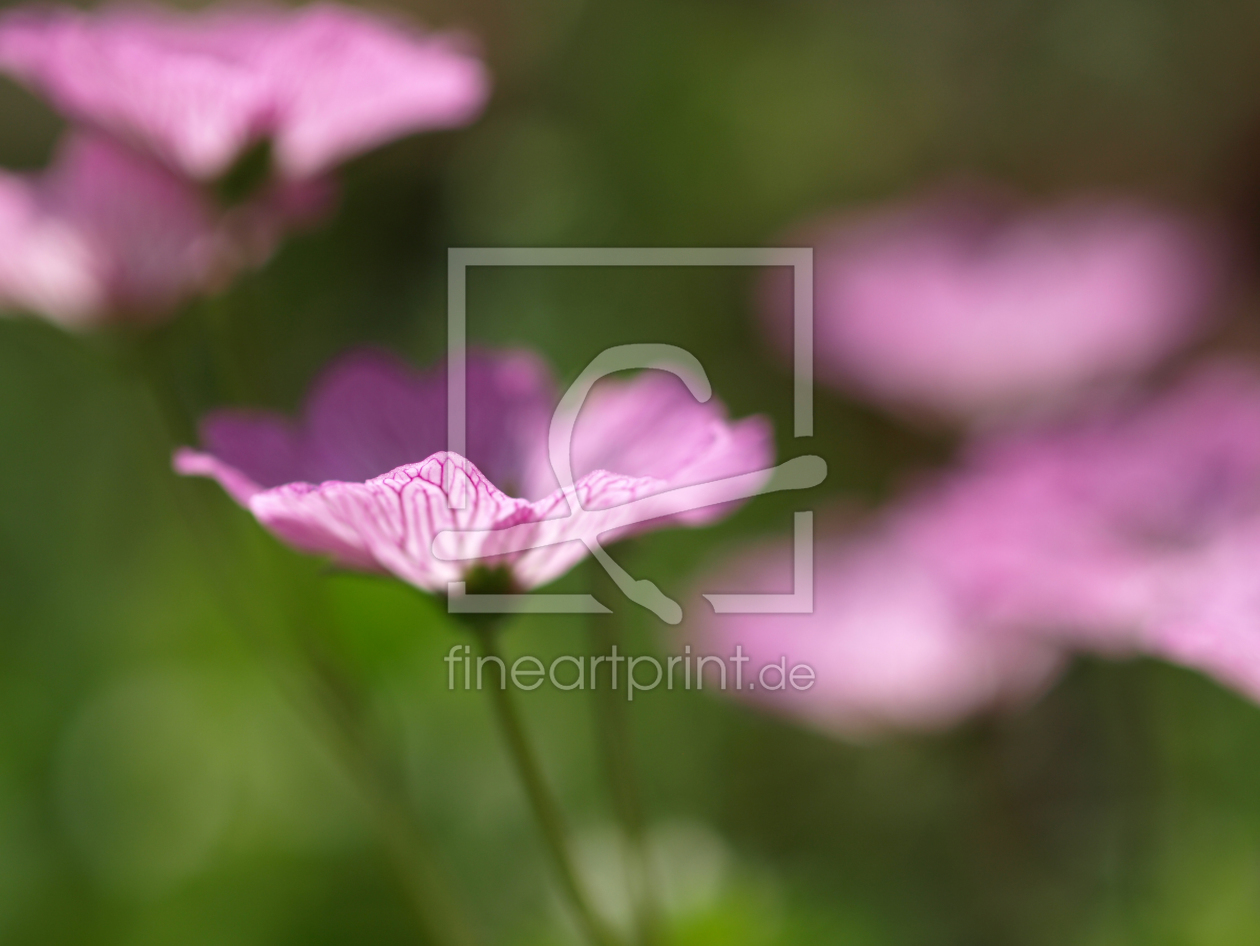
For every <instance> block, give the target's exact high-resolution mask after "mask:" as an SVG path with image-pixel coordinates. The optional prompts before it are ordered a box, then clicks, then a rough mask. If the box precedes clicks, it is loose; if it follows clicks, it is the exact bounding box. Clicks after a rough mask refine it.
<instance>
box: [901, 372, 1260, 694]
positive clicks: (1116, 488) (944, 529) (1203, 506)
mask: <svg viewBox="0 0 1260 946" xmlns="http://www.w3.org/2000/svg"><path fill="white" fill-rule="evenodd" d="M889 519H890V529H891V530H892V531H893V532H894V533H895V534H896V536H897V538H898V541H899V542H902V543H904V544H905V545H906V546H907V547H910V548H912V549H914V551H915V554H916V555H917V556H918V557H919V559H920V560H921V561H924V562H927V563H930V567H931V568H932V569H933V570H934V573H935V574H937V575H939V576H941V579H942V580H943V581H945V582H946V583H947V584H948V585H949V587H950V588H951V589H952V591H953V593H955V594H956V595H957V596H958V597H959V600H961V601H962V602H964V604H965V606H966V607H967V608H968V609H969V610H970V611H971V612H972V613H975V614H977V615H980V616H981V617H982V618H983V620H985V621H986V622H989V623H995V624H998V625H1000V626H1004V627H1010V628H1012V629H1015V630H1017V631H1019V632H1021V633H1031V634H1036V635H1039V636H1041V637H1043V638H1045V639H1049V640H1053V641H1056V642H1058V643H1059V644H1060V645H1061V646H1065V647H1072V648H1075V649H1080V650H1089V651H1095V652H1102V653H1112V654H1114V653H1144V654H1149V655H1152V656H1157V657H1163V658H1165V659H1168V660H1173V661H1177V662H1179V663H1184V664H1186V665H1188V666H1192V667H1196V668H1198V669H1200V670H1203V671H1205V672H1207V673H1210V674H1212V675H1214V676H1216V677H1217V678H1218V679H1220V680H1222V681H1224V682H1225V683H1227V684H1228V685H1231V686H1235V687H1237V688H1239V689H1241V690H1242V691H1243V692H1245V693H1247V694H1249V695H1250V696H1252V697H1253V698H1256V699H1260V631H1258V629H1260V570H1258V569H1257V568H1256V567H1255V562H1256V561H1257V555H1260V375H1257V374H1256V372H1255V371H1254V369H1252V368H1250V367H1248V366H1245V365H1240V364H1234V363H1230V362H1214V363H1208V364H1205V365H1201V366H1200V367H1199V368H1198V369H1197V370H1196V371H1194V372H1193V373H1192V374H1191V375H1190V376H1189V377H1188V378H1186V379H1184V380H1183V381H1182V382H1181V383H1179V384H1177V385H1175V386H1173V387H1172V388H1171V389H1170V390H1168V391H1166V392H1165V393H1163V394H1161V395H1159V396H1157V397H1155V398H1151V399H1149V400H1141V401H1136V402H1134V403H1132V404H1129V405H1126V406H1122V407H1113V408H1111V409H1107V410H1104V411H1101V412H1099V413H1098V414H1097V415H1096V416H1094V417H1092V418H1089V419H1086V420H1077V421H1074V422H1065V423H1062V424H1059V425H1057V426H1055V427H1050V428H1045V429H1041V430H1034V431H1026V432H1025V433H1023V434H1020V435H1018V436H1016V435H1005V436H1000V437H996V438H992V439H991V440H989V441H988V442H986V443H984V444H982V445H980V446H978V447H976V448H975V449H974V450H973V452H972V455H971V456H970V458H969V459H968V460H967V461H966V462H965V463H964V464H963V465H962V467H961V468H960V469H958V470H956V471H954V472H953V473H952V474H950V475H948V476H946V477H944V478H943V479H942V481H941V482H940V483H939V484H937V485H936V486H935V487H934V488H931V489H928V490H926V491H924V492H922V493H920V494H919V495H917V496H915V497H912V498H911V499H910V500H908V501H906V502H904V503H903V504H901V505H900V506H899V507H898V508H896V509H895V510H894V511H892V512H891V513H890V514H889Z"/></svg>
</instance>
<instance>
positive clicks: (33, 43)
mask: <svg viewBox="0 0 1260 946" xmlns="http://www.w3.org/2000/svg"><path fill="white" fill-rule="evenodd" d="M0 68H2V69H4V70H6V71H8V72H9V73H11V74H12V75H14V76H16V77H17V78H19V79H21V80H22V81H23V82H25V83H27V84H28V85H29V86H31V87H32V88H33V89H34V90H35V91H37V92H39V93H41V94H43V95H46V96H48V98H49V99H50V100H51V101H52V102H53V104H54V105H55V106H56V107H57V108H58V109H60V110H62V111H63V112H65V113H66V115H67V116H68V117H70V118H71V119H73V120H74V121H77V122H81V123H84V124H87V125H90V126H94V127H97V128H100V129H103V130H105V131H108V132H109V133H110V134H113V135H115V136H116V137H118V138H120V139H122V140H124V141H127V142H130V143H132V144H133V145H138V146H143V147H146V148H149V149H151V150H152V151H153V152H154V153H156V154H157V155H158V156H160V157H161V158H162V159H163V160H164V161H166V162H167V163H168V164H170V165H171V167H173V168H175V169H177V170H179V171H181V172H183V173H185V174H187V175H189V176H191V177H193V178H196V179H199V180H211V179H214V178H217V177H219V176H221V175H222V174H224V173H225V172H227V171H228V170H229V169H230V168H231V167H232V165H233V164H234V163H235V162H236V161H237V159H238V158H239V157H241V156H242V154H244V152H245V151H246V150H247V149H249V148H250V147H251V146H252V145H254V144H256V143H258V142H261V141H264V140H266V141H270V143H271V146H272V157H273V160H274V163H275V166H276V169H277V170H278V172H279V174H280V175H281V176H282V177H285V178H308V177H312V176H315V175H318V174H320V173H321V172H324V171H327V170H329V169H330V168H331V167H332V166H333V165H335V164H337V163H338V162H340V161H343V160H345V159H346V158H349V157H352V156H353V155H355V154H358V153H360V152H363V151H366V150H368V149H370V148H373V147H376V146H378V145H380V144H383V143H385V142H387V141H389V140H391V139H394V138H397V137H400V136H402V135H405V134H409V133H411V132H415V131H421V130H424V129H430V128H443V127H449V126H454V125H459V124H462V123H464V122H467V121H469V120H471V119H472V118H473V117H474V116H475V115H476V113H477V112H478V111H479V110H480V108H481V106H482V104H483V102H484V100H485V97H486V93H487V85H488V82H487V77H486V73H485V70H484V68H483V66H482V64H481V62H480V61H479V60H478V59H477V58H476V57H474V56H472V55H470V54H469V53H467V52H465V51H463V49H462V48H461V45H460V43H459V42H458V41H456V40H453V39H451V38H448V37H434V36H426V35H423V34H421V33H418V32H416V31H414V30H412V29H410V28H408V27H406V26H404V25H402V24H401V23H394V22H391V21H389V20H385V19H382V18H379V17H374V16H372V15H369V14H367V13H364V12H361V11H359V10H356V9H353V8H350V7H342V6H337V5H335V4H315V5H312V6H307V7H302V8H298V9H293V10H290V9H285V8H281V7H266V6H239V7H226V8H216V9H209V10H203V11H199V12H195V13H185V12H179V13H176V12H172V11H169V10H165V9H162V8H158V7H147V6H112V7H107V8H105V9H103V10H99V11H93V12H83V11H80V10H76V9H74V8H71V7H52V8H24V9H19V10H16V11H13V12H10V13H7V14H5V15H4V17H3V18H2V19H0Z"/></svg>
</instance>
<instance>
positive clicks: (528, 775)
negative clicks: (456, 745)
mask: <svg viewBox="0 0 1260 946" xmlns="http://www.w3.org/2000/svg"><path fill="white" fill-rule="evenodd" d="M475 630H476V633H477V638H478V640H479V642H480V644H481V649H482V651H483V653H484V655H485V656H486V657H495V658H498V659H499V660H502V659H503V657H502V655H501V653H500V652H499V648H498V642H497V640H496V635H497V628H495V627H476V628H475ZM501 684H502V685H501V686H497V687H495V686H492V687H490V702H491V704H492V705H493V707H494V713H495V717H496V719H497V721H498V724H499V729H500V730H501V732H502V733H503V739H504V742H506V743H507V748H508V753H509V754H510V755H511V757H512V762H513V763H514V765H515V766H516V771H517V774H518V775H519V776H520V779H521V783H522V784H523V786H524V788H525V794H526V796H527V797H528V798H529V803H530V807H531V808H532V809H533V811H534V817H535V819H536V820H537V822H538V828H539V830H540V831H541V833H542V836H543V842H544V843H545V845H546V847H547V851H548V853H549V854H550V855H551V860H552V864H553V866H554V867H555V870H556V874H557V877H558V879H559V881H560V887H561V889H562V890H563V892H564V895H565V898H566V899H567V900H568V902H569V906H570V907H571V908H572V909H573V912H574V914H575V915H576V917H577V920H578V923H579V925H580V926H581V928H582V931H583V933H585V935H586V937H587V939H589V940H590V941H591V942H592V943H594V944H596V946H619V942H620V941H619V939H618V937H617V936H616V935H614V934H613V932H612V930H610V929H609V928H608V926H607V925H606V924H605V923H604V921H603V920H602V919H601V918H600V916H599V914H598V913H596V912H595V909H594V907H592V905H591V902H590V899H589V897H588V896H587V894H586V891H585V890H584V889H583V887H582V884H581V883H580V881H579V880H578V872H577V870H576V868H575V867H574V864H573V855H572V852H571V850H570V845H569V839H568V833H567V832H566V830H565V827H564V819H563V818H562V817H561V815H560V806H559V804H558V803H557V802H556V800H555V798H554V797H553V795H552V794H551V791H550V789H549V788H548V787H547V782H546V779H545V778H544V777H543V774H542V766H541V765H540V764H539V761H538V756H537V754H536V753H535V751H534V748H533V746H532V745H531V744H530V741H529V739H528V737H527V736H526V735H525V728H524V726H523V725H522V723H521V718H520V715H519V714H518V713H517V710H516V704H515V702H514V701H513V700H512V696H511V694H510V693H509V692H508V688H507V681H506V680H503V681H501Z"/></svg>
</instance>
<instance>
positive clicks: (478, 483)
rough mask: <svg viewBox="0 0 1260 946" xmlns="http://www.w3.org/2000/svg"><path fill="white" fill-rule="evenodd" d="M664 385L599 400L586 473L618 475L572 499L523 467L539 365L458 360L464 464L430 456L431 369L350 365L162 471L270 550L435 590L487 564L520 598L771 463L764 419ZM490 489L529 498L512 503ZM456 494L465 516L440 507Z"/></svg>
mask: <svg viewBox="0 0 1260 946" xmlns="http://www.w3.org/2000/svg"><path fill="white" fill-rule="evenodd" d="M679 387H680V390H681V391H682V396H683V397H684V398H685V399H686V400H682V399H680V397H679V395H678V391H675V390H673V389H672V388H668V387H665V388H662V387H661V386H660V383H659V380H648V381H646V382H645V381H644V380H643V379H636V380H635V381H633V382H630V383H629V384H627V385H624V386H620V385H619V386H614V387H611V388H609V389H607V390H606V391H605V392H604V394H603V395H602V396H601V400H599V401H597V402H596V405H595V406H596V410H595V412H594V415H595V416H596V417H597V418H602V420H601V423H604V424H608V425H613V429H614V430H615V431H616V433H617V435H618V436H619V437H620V438H621V442H620V443H617V442H616V438H613V439H608V438H604V439H603V440H601V439H600V438H599V437H597V436H596V434H598V433H599V431H598V430H593V431H592V432H591V433H590V434H589V435H583V436H584V437H586V440H585V442H586V443H587V444H588V446H587V447H584V448H583V449H587V450H588V452H589V455H588V456H587V457H586V459H587V460H589V461H590V462H596V461H598V462H600V463H609V464H615V465H618V466H621V467H624V468H625V469H618V470H615V471H609V470H605V469H593V470H589V471H584V475H581V476H580V477H579V479H578V480H577V482H576V483H574V484H573V486H572V487H571V488H570V489H568V490H562V489H559V488H558V487H555V488H552V489H550V490H548V489H546V484H545V482H543V480H544V477H543V476H542V475H540V472H539V471H540V470H545V469H547V466H546V462H547V461H546V456H545V454H546V444H547V431H548V425H549V422H550V419H551V405H552V404H553V403H554V400H555V396H554V391H553V390H552V387H551V379H550V377H549V375H548V373H547V370H546V368H545V367H544V366H543V365H542V364H541V363H540V362H539V361H538V359H536V358H534V357H533V356H532V355H529V354H527V353H523V352H517V353H508V354H497V355H496V354H490V353H485V352H470V353H469V354H468V358H467V391H468V397H467V421H468V423H467V444H466V447H467V452H468V459H469V460H471V462H467V461H465V460H463V459H461V456H460V455H457V454H455V453H450V452H447V451H446V450H445V449H444V448H445V447H446V433H447V417H446V394H447V384H446V373H445V370H443V369H438V370H435V371H430V372H427V373H415V372H412V371H410V370H409V369H408V368H407V367H406V366H405V365H402V364H401V363H400V362H398V361H396V360H395V359H393V358H392V357H390V356H388V355H383V354H380V353H376V352H359V353H355V354H352V355H350V356H347V357H345V358H343V359H341V360H340V361H338V362H337V363H336V364H335V365H334V366H333V367H332V368H330V369H329V371H328V372H327V373H326V374H325V376H324V377H323V378H322V379H321V380H320V381H319V382H318V383H317V384H316V386H315V389H314V391H313V393H312V394H311V397H310V399H309V403H308V405H307V407H306V410H305V412H304V416H303V418H302V419H301V420H300V421H299V422H297V423H292V422H290V421H288V420H287V419H285V418H283V417H281V416H279V415H275V414H269V413H261V412H255V413H246V412H242V411H223V412H220V413H218V414H215V415H211V416H210V417H209V418H207V419H206V421H205V422H204V423H203V425H202V437H203V440H204V443H205V448H204V450H203V451H196V450H181V451H179V452H178V453H177V454H176V456H175V467H176V469H177V470H178V471H179V472H181V473H184V474H187V475H192V476H207V477H211V478H213V479H215V480H217V481H218V482H219V483H220V484H221V485H222V486H223V487H224V489H226V490H227V491H228V492H229V493H230V494H231V495H232V496H233V497H234V498H235V499H236V500H237V501H238V502H240V503H242V504H243V505H246V506H248V507H249V508H250V509H251V510H252V511H253V512H254V514H255V516H257V518H258V519H259V521H260V522H261V523H262V524H263V525H265V526H266V527H267V528H268V529H270V530H271V531H272V532H274V533H275V534H276V535H277V536H279V537H280V538H281V539H283V540H284V541H286V542H288V543H289V544H291V545H294V546H296V547H297V548H299V549H302V550H304V551H307V552H312V553H316V554H323V555H328V556H330V557H332V558H333V559H334V560H335V561H337V562H339V563H341V564H343V565H346V566H347V567H354V568H364V569H371V570H378V571H386V572H389V573H391V574H394V575H397V576H398V577H400V578H402V579H403V580H405V581H408V582H410V583H412V584H414V585H416V586H417V587H420V588H425V589H428V590H432V591H444V590H445V589H446V585H447V583H448V582H450V581H456V580H459V579H460V578H462V577H464V576H466V575H467V574H468V572H469V571H470V570H471V569H473V568H475V567H477V566H479V565H489V566H499V565H501V566H504V567H506V568H508V569H509V570H510V574H511V577H512V578H513V580H514V581H515V584H516V585H517V586H518V587H519V588H521V589H529V588H534V587H537V586H538V585H541V584H545V583H546V582H549V581H551V580H552V579H554V578H557V577H559V576H560V575H561V574H563V573H564V572H565V571H567V570H568V569H569V568H571V567H572V566H573V565H574V563H576V562H577V561H579V560H580V559H581V558H582V557H584V556H585V555H586V554H588V551H589V548H588V546H589V545H590V544H592V543H594V542H596V541H601V542H604V543H607V542H610V541H612V540H613V539H615V538H616V537H617V536H619V535H622V534H625V533H626V532H628V531H640V530H643V529H646V528H650V527H651V526H649V525H648V523H647V520H649V519H651V520H652V522H653V523H654V524H655V525H658V526H659V525H661V524H667V523H669V522H671V521H678V520H679V519H682V520H683V521H700V520H703V521H707V520H708V519H711V518H713V517H714V516H716V515H720V514H721V507H717V508H716V511H715V508H714V507H712V506H710V507H705V508H701V509H696V510H694V511H692V512H687V513H684V514H681V515H680V514H678V513H677V511H676V510H675V509H674V508H673V507H671V506H670V505H669V503H670V498H669V497H670V495H671V494H670V491H671V490H673V489H675V488H676V487H681V486H695V485H697V484H701V488H700V489H699V490H698V491H697V492H698V496H697V497H696V498H697V499H698V501H699V502H701V503H702V502H703V501H705V499H706V497H707V498H709V499H710V501H712V502H715V503H716V502H719V501H720V500H724V499H726V498H727V497H729V496H730V495H731V494H730V493H722V494H717V493H715V492H713V491H711V490H709V488H708V487H707V485H704V484H708V483H709V482H711V481H712V480H713V479H718V478H721V477H724V476H730V475H733V474H735V473H740V472H743V473H747V472H753V473H760V472H761V471H762V470H764V469H765V468H766V467H768V466H769V465H770V464H771V462H772V456H773V454H772V448H771V444H770V436H769V430H768V427H767V425H765V424H764V422H762V421H760V420H751V421H744V422H741V423H739V424H734V425H732V424H730V423H729V422H727V421H726V419H725V414H724V412H723V409H722V408H721V407H720V405H716V404H713V405H696V404H695V402H694V400H692V399H691V396H690V394H687V393H686V391H685V389H681V386H679ZM636 403H637V404H638V405H639V406H638V408H637V409H636V406H635V405H636ZM601 405H602V406H601ZM601 443H603V444H605V447H606V448H605V447H601V448H600V449H598V450H594V449H593V447H594V446H598V445H599V444H601ZM483 471H484V472H483ZM656 474H661V476H668V477H670V479H663V478H660V477H658V476H657V475H656ZM491 476H493V478H494V479H493V482H492V480H491ZM553 479H554V478H553ZM496 483H498V484H508V486H509V487H510V488H512V489H513V490H514V491H519V490H521V489H532V490H533V491H534V492H533V493H532V495H533V496H534V497H536V498H534V499H533V500H532V501H531V500H530V499H513V498H511V497H510V496H509V495H508V494H507V493H506V492H504V491H503V490H502V489H500V487H499V486H498V485H495V484H496ZM715 489H716V487H715ZM465 494H466V496H467V503H466V506H463V507H460V508H455V509H452V508H451V506H452V505H455V506H459V498H460V497H461V496H464V495H465ZM688 498H691V497H688ZM640 501H643V502H640ZM644 504H646V505H644ZM727 505H729V502H728V503H727Z"/></svg>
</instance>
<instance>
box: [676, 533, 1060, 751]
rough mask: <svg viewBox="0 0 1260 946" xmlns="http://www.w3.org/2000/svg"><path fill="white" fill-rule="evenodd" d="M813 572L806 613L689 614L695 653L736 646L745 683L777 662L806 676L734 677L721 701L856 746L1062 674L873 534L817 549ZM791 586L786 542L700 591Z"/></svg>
mask: <svg viewBox="0 0 1260 946" xmlns="http://www.w3.org/2000/svg"><path fill="white" fill-rule="evenodd" d="M814 569H815V580H814V588H815V599H814V611H813V613H812V614H720V615H719V614H713V613H712V610H711V609H710V608H708V607H705V606H697V608H696V610H695V612H694V613H696V614H697V615H699V617H697V618H696V619H695V621H694V623H693V625H692V626H693V636H692V643H693V644H694V645H695V646H694V648H693V650H694V651H695V653H696V654H712V655H716V656H721V657H726V658H729V656H730V655H733V654H735V652H736V651H735V648H736V647H737V646H738V647H739V648H741V649H742V653H743V654H744V655H747V656H748V657H749V662H748V663H747V664H746V665H745V666H746V667H747V668H752V672H753V673H755V674H758V675H760V674H759V670H760V668H763V667H766V666H768V665H771V664H780V663H782V664H783V665H785V666H786V667H787V668H788V671H789V673H790V672H791V668H793V667H796V666H797V665H802V664H803V665H805V666H807V667H809V669H810V670H812V671H813V678H814V679H813V683H812V685H810V686H808V687H800V686H794V685H792V683H791V682H790V681H781V680H780V676H781V674H780V672H779V671H778V670H771V671H769V672H767V673H766V675H765V679H764V680H760V681H758V680H757V679H756V677H755V676H750V675H749V674H748V673H747V671H746V672H745V676H746V680H745V682H744V684H743V687H742V688H741V689H739V690H735V689H734V681H733V680H732V679H728V681H727V684H728V686H727V690H726V694H727V695H731V696H736V697H738V698H741V699H745V700H749V701H752V702H755V703H758V704H760V705H762V706H765V707H767V708H769V709H772V710H775V711H777V712H781V713H784V714H786V715H789V716H793V717H797V718H801V719H804V720H806V721H808V722H809V723H810V724H812V725H814V726H817V727H819V728H821V729H823V730H826V731H828V732H833V733H836V734H839V735H843V736H847V737H861V736H866V735H870V734H872V733H876V732H879V731H882V730H887V729H939V728H944V727H947V726H950V725H952V724H954V723H957V722H959V721H961V720H962V719H964V718H966V717H968V716H970V715H973V714H975V713H977V712H981V711H984V710H988V709H993V708H997V707H1001V706H1008V705H1011V704H1014V703H1020V702H1024V701H1027V700H1028V699H1030V698H1031V697H1033V696H1034V695H1036V694H1037V693H1039V692H1040V691H1042V690H1043V689H1044V688H1045V687H1046V686H1048V684H1049V683H1050V681H1051V680H1052V679H1053V677H1054V676H1055V674H1056V672H1057V671H1058V669H1059V668H1060V666H1061V665H1062V660H1061V657H1060V654H1059V651H1058V649H1057V648H1055V647H1053V646H1052V645H1050V644H1048V643H1045V642H1042V641H1040V640H1038V639H1036V638H1034V637H1030V636H1028V635H1020V634H1010V633H1006V632H1004V630H1003V629H1001V628H997V627H994V626H991V625H986V624H984V623H983V622H981V621H979V620H977V618H976V615H974V614H972V613H970V612H968V611H967V610H966V608H965V607H964V606H963V604H962V602H960V601H959V600H958V599H957V598H956V597H955V596H954V595H953V593H952V592H951V589H950V588H949V586H948V585H947V584H946V583H945V582H943V581H942V580H941V579H940V578H939V576H937V575H936V574H935V573H934V572H933V571H932V569H931V568H930V567H928V565H927V564H925V563H924V562H921V561H919V560H918V558H917V557H916V556H915V555H914V553H913V552H912V551H911V550H909V549H907V548H906V547H904V546H902V545H900V544H898V543H897V542H896V541H894V540H893V539H891V538H890V537H889V536H888V535H886V534H884V533H882V532H880V531H878V530H875V531H872V532H870V533H868V534H865V535H860V536H854V537H850V538H843V537H831V538H827V539H823V540H820V541H819V542H818V543H817V545H816V548H815V557H814ZM791 584H792V549H791V543H779V544H777V545H769V546H765V547H761V548H755V549H752V550H750V551H749V552H746V553H745V554H744V555H742V556H741V557H740V558H738V559H737V560H736V561H735V562H734V563H733V564H729V565H727V566H726V567H725V568H723V569H721V570H720V571H719V573H718V574H717V575H715V576H710V577H709V578H707V579H705V580H703V581H702V582H701V583H700V587H701V588H702V589H703V591H704V592H706V593H710V592H719V591H730V592H739V593H747V592H783V591H786V590H788V589H789V588H790V587H791ZM801 673H802V674H804V671H801ZM800 679H801V680H802V682H806V681H807V679H808V678H807V677H805V676H802V677H801V678H800ZM749 682H751V683H752V684H753V687H752V688H749V687H748V683H749ZM781 682H783V683H784V685H783V686H782V687H779V684H780V683H781ZM717 683H720V679H718V678H717V677H715V678H713V679H708V680H706V682H705V687H706V688H708V687H711V686H713V685H714V684H717ZM767 686H769V687H775V688H774V689H768V688H767Z"/></svg>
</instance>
